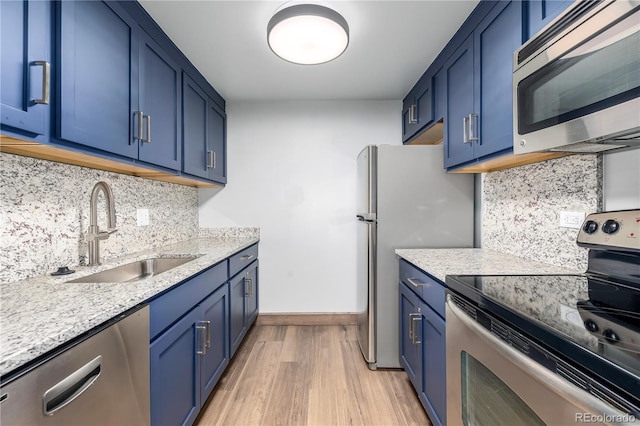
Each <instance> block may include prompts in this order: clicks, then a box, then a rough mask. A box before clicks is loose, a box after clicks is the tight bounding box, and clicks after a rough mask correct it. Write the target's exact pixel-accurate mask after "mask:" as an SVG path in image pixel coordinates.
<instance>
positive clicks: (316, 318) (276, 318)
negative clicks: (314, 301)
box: [256, 313, 357, 325]
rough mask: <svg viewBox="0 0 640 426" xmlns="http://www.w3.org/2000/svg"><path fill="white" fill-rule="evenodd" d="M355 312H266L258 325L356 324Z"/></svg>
mask: <svg viewBox="0 0 640 426" xmlns="http://www.w3.org/2000/svg"><path fill="white" fill-rule="evenodd" d="M356 318H357V315H356V314H354V313H288V314H287V313H264V314H262V313H261V314H259V315H258V319H257V320H256V325H355V324H356Z"/></svg>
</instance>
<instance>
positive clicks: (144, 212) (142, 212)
mask: <svg viewBox="0 0 640 426" xmlns="http://www.w3.org/2000/svg"><path fill="white" fill-rule="evenodd" d="M136 215H137V218H138V226H148V225H149V209H137V210H136Z"/></svg>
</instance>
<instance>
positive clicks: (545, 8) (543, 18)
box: [527, 0, 573, 39]
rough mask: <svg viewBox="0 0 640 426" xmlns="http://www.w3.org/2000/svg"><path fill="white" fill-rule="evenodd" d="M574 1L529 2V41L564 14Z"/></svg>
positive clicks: (549, 0) (543, 0)
mask: <svg viewBox="0 0 640 426" xmlns="http://www.w3.org/2000/svg"><path fill="white" fill-rule="evenodd" d="M572 3H573V1H566V0H529V2H528V5H527V7H528V10H527V18H528V19H527V27H528V31H527V39H529V38H531V37H532V36H533V35H534V34H536V33H537V32H538V31H540V30H541V29H542V28H544V27H545V26H546V25H547V24H548V23H549V22H551V21H553V20H554V19H555V18H556V17H557V16H558V15H560V13H562V12H563V11H564V10H565V9H566V8H567V7H569V5H571V4H572Z"/></svg>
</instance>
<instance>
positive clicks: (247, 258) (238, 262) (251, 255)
mask: <svg viewBox="0 0 640 426" xmlns="http://www.w3.org/2000/svg"><path fill="white" fill-rule="evenodd" d="M257 258H258V245H257V244H254V245H252V246H251V247H247V248H246V249H244V250H242V251H241V252H239V253H236V254H234V255H233V256H231V257H230V258H229V277H233V276H234V275H235V274H237V273H238V272H240V271H241V270H243V269H244V268H246V267H247V266H249V264H250V263H251V262H253V261H254V260H256V259H257Z"/></svg>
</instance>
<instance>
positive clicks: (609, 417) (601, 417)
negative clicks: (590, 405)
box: [576, 413, 636, 424]
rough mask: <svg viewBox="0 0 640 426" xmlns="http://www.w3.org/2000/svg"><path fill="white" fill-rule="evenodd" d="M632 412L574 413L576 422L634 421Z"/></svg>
mask: <svg viewBox="0 0 640 426" xmlns="http://www.w3.org/2000/svg"><path fill="white" fill-rule="evenodd" d="M635 421H636V417H635V416H634V415H633V414H593V413H576V423H614V424H616V423H623V424H624V423H635Z"/></svg>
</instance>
